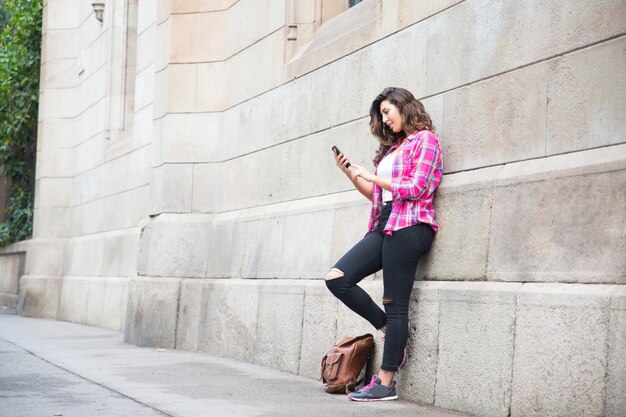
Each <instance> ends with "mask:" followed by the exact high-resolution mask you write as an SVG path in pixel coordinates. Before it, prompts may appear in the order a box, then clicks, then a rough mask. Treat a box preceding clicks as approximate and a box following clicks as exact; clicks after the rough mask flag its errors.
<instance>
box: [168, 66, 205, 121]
mask: <svg viewBox="0 0 626 417" xmlns="http://www.w3.org/2000/svg"><path fill="white" fill-rule="evenodd" d="M167 73H168V77H169V87H168V93H169V94H168V96H167V110H168V112H172V113H189V112H193V111H195V109H196V91H197V90H198V88H197V79H198V66H197V65H195V64H170V65H169V66H168V67H167Z"/></svg>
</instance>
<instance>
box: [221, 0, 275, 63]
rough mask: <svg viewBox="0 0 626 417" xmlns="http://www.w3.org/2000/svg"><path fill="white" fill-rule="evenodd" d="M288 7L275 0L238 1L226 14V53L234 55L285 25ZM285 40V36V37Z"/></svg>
mask: <svg viewBox="0 0 626 417" xmlns="http://www.w3.org/2000/svg"><path fill="white" fill-rule="evenodd" d="M286 11H287V7H285V4H284V3H280V2H275V1H273V0H257V1H255V2H251V3H240V2H236V3H234V4H233V7H232V8H230V9H228V11H227V13H226V14H225V16H224V17H225V19H226V23H225V27H224V30H225V32H224V39H225V40H226V42H225V43H226V45H225V49H226V55H227V56H229V57H230V56H232V55H234V54H237V53H239V52H241V51H242V50H244V49H246V48H248V47H249V46H251V45H253V44H254V43H256V42H258V41H259V40H261V39H263V38H265V37H266V36H269V35H270V34H272V33H273V32H275V31H278V32H280V31H279V30H278V29H280V28H281V27H283V26H284V25H285V22H286V20H287V16H286ZM283 42H284V38H283Z"/></svg>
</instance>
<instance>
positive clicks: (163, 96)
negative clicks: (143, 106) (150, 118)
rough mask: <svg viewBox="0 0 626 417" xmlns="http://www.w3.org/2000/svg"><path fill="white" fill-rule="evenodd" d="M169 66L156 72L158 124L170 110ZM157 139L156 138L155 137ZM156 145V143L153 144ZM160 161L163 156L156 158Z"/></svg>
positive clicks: (155, 116)
mask: <svg viewBox="0 0 626 417" xmlns="http://www.w3.org/2000/svg"><path fill="white" fill-rule="evenodd" d="M168 77H169V67H168V66H167V65H166V66H165V68H163V69H158V65H157V71H156V72H155V74H154V106H153V112H154V119H155V122H154V123H155V125H158V122H159V120H158V119H160V118H162V117H163V116H165V115H166V114H167V112H168V105H169V104H168V100H169V88H170V87H169V78H168ZM155 139H156V138H155ZM153 147H154V145H153ZM156 161H159V163H162V158H161V157H160V155H159V158H158V159H156Z"/></svg>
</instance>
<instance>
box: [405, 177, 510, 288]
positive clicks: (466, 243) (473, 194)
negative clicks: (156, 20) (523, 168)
mask: <svg viewBox="0 0 626 417" xmlns="http://www.w3.org/2000/svg"><path fill="white" fill-rule="evenodd" d="M500 170H501V167H491V168H483V169H480V170H474V171H469V172H460V173H457V174H448V175H445V176H444V178H443V180H442V182H441V184H440V186H439V188H438V189H437V194H436V198H435V210H436V215H437V217H436V219H437V222H438V224H439V230H438V232H437V234H436V235H435V240H434V242H433V245H432V247H431V249H430V252H429V253H428V254H427V255H426V256H424V257H423V258H422V259H421V260H420V263H419V265H418V269H417V277H418V279H435V280H479V279H484V278H485V276H486V269H487V256H488V253H489V251H488V250H489V233H490V232H489V230H490V223H491V206H492V195H493V187H494V182H495V178H496V176H497V175H498V172H500ZM451 260H452V261H451Z"/></svg>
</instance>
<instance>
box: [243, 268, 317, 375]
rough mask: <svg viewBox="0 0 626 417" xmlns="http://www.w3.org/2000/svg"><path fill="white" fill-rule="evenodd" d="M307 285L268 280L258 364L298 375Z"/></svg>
mask: <svg viewBox="0 0 626 417" xmlns="http://www.w3.org/2000/svg"><path fill="white" fill-rule="evenodd" d="M305 284H306V282H304V281H298V280H267V281H265V282H263V284H262V285H261V291H260V295H259V309H258V313H257V314H258V317H257V320H258V322H257V329H256V350H255V353H254V362H255V363H258V364H260V365H264V366H269V367H272V368H275V369H280V370H281V371H289V372H291V373H294V374H296V373H298V367H299V365H300V349H301V347H302V345H301V344H302V320H303V307H304V289H305Z"/></svg>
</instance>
